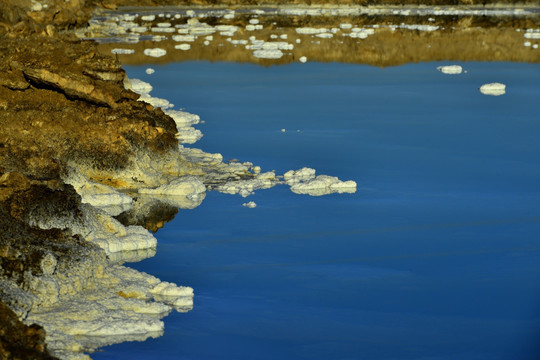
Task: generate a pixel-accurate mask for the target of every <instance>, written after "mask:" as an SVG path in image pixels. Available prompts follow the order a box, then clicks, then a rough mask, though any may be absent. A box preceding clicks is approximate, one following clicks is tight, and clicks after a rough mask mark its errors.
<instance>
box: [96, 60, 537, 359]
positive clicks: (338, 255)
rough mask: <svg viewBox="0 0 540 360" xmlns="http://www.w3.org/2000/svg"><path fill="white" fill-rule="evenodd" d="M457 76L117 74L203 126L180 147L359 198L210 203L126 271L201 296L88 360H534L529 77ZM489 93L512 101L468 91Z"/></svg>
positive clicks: (215, 198)
mask: <svg viewBox="0 0 540 360" xmlns="http://www.w3.org/2000/svg"><path fill="white" fill-rule="evenodd" d="M450 64H451V63H448V62H422V63H416V64H407V65H402V66H393V67H385V68H382V67H374V66H367V65H357V64H343V63H335V62H330V63H319V62H315V61H313V62H312V61H308V62H307V63H305V64H303V63H300V62H295V63H291V64H288V65H274V66H266V67H265V66H259V65H254V64H245V63H232V62H208V61H189V62H180V63H170V64H147V65H139V66H125V68H126V70H127V74H128V76H129V77H130V78H138V79H141V80H143V81H146V82H149V83H151V84H152V85H153V87H154V89H153V91H152V95H153V96H157V97H161V98H166V99H168V100H169V101H170V102H172V103H174V104H176V108H184V109H185V110H186V111H189V112H191V113H195V114H198V115H200V117H201V120H202V123H201V124H199V125H197V128H198V129H200V130H201V131H202V132H203V133H204V137H203V138H202V139H201V140H199V141H198V142H197V143H195V144H194V145H186V146H193V147H197V148H201V149H203V150H204V151H207V152H219V153H221V154H223V156H224V159H239V160H240V161H250V162H253V163H254V164H256V165H259V166H261V167H262V169H263V171H268V170H273V169H275V170H276V172H277V173H278V174H283V173H284V172H286V171H287V170H289V169H299V168H302V167H304V166H307V167H311V168H314V169H316V170H317V173H320V174H328V175H332V176H338V177H339V178H340V179H342V180H354V181H356V183H357V184H358V188H357V191H356V193H354V194H331V195H325V196H320V197H313V196H308V195H297V194H294V193H292V192H291V191H290V190H289V188H288V187H286V186H277V187H274V188H272V189H268V190H259V191H257V192H256V193H255V194H254V195H252V196H249V197H247V198H243V197H241V196H239V195H227V194H221V193H218V192H214V191H210V192H208V193H207V196H206V199H205V200H204V201H203V202H202V204H201V205H200V206H199V207H196V208H195V209H191V210H183V209H181V210H180V211H179V213H178V214H177V215H176V217H175V218H174V219H173V220H172V221H170V222H168V223H167V224H166V225H165V226H164V227H163V228H162V229H160V230H158V231H157V232H156V233H155V236H156V237H157V239H158V249H157V254H156V255H155V256H154V257H152V258H149V259H146V260H143V261H141V262H138V263H133V264H129V266H132V267H134V268H136V269H138V270H141V271H145V272H148V273H150V274H152V275H154V276H157V277H159V278H160V279H162V280H164V281H170V282H174V283H177V284H182V285H187V286H191V287H193V288H194V290H195V298H194V307H193V310H191V311H189V312H187V313H176V312H173V313H171V314H170V315H169V316H168V317H166V318H165V319H164V322H165V333H164V335H163V336H162V337H159V338H157V339H149V340H147V341H145V342H133V343H122V344H118V345H114V346H110V347H107V348H104V349H103V351H102V352H98V353H95V354H93V355H92V357H93V358H94V359H151V358H161V359H216V360H217V359H490V360H493V359H537V358H538V354H539V353H540V348H538V345H537V344H538V337H539V336H540V305H539V304H540V285H539V284H540V266H539V263H540V262H539V261H540V242H539V239H540V237H539V234H540V166H538V165H539V159H540V142H539V141H538V134H540V122H539V117H538V110H539V108H538V104H539V102H538V100H539V99H540V86H539V85H538V84H540V68H539V65H538V64H529V63H509V62H459V63H457V64H459V65H461V66H462V67H463V70H464V71H463V72H462V73H461V74H458V75H448V74H443V73H442V72H440V71H438V70H437V67H439V66H442V65H450ZM148 67H152V68H153V69H154V70H155V72H154V73H153V74H147V73H146V71H145V70H146V69H147V68H148ZM492 82H500V83H503V84H505V85H506V93H505V94H504V95H500V96H489V95H484V94H482V93H481V92H480V91H479V87H480V86H481V85H483V84H486V83H492ZM248 201H253V202H255V203H256V204H257V206H256V207H254V208H248V207H246V206H242V204H244V203H247V202H248Z"/></svg>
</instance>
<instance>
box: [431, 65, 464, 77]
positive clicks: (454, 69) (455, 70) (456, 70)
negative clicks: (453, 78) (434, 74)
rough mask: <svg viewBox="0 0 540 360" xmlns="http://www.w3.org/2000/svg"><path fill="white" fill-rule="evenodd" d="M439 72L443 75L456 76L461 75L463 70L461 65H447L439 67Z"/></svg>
mask: <svg viewBox="0 0 540 360" xmlns="http://www.w3.org/2000/svg"><path fill="white" fill-rule="evenodd" d="M437 70H439V71H440V72H442V73H443V74H449V75H456V74H461V72H462V71H463V68H462V67H461V66H459V65H445V66H439V67H437Z"/></svg>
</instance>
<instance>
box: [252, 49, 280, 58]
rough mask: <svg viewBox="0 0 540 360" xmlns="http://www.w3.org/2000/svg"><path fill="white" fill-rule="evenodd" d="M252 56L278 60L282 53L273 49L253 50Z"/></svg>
mask: <svg viewBox="0 0 540 360" xmlns="http://www.w3.org/2000/svg"><path fill="white" fill-rule="evenodd" d="M253 56H255V57H256V58H260V59H279V58H281V57H282V56H283V52H282V51H281V50H277V49H273V50H265V49H260V50H255V51H254V52H253Z"/></svg>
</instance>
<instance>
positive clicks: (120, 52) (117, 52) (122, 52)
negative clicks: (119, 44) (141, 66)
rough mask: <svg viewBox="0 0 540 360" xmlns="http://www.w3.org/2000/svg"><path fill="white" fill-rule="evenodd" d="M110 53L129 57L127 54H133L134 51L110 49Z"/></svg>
mask: <svg viewBox="0 0 540 360" xmlns="http://www.w3.org/2000/svg"><path fill="white" fill-rule="evenodd" d="M111 53H113V54H122V55H129V54H134V53H135V50H133V49H112V50H111Z"/></svg>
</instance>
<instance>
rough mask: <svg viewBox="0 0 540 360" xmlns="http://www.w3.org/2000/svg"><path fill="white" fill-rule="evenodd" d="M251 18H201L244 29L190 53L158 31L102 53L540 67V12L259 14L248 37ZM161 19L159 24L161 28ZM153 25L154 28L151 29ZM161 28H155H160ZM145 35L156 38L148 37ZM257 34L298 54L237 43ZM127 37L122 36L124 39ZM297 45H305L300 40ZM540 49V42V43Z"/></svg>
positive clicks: (128, 58)
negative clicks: (358, 33)
mask: <svg viewBox="0 0 540 360" xmlns="http://www.w3.org/2000/svg"><path fill="white" fill-rule="evenodd" d="M250 18H251V16H250V15H243V14H241V13H239V14H236V16H235V18H234V19H229V20H227V19H223V18H216V17H206V18H205V17H202V18H199V21H200V22H201V23H207V24H209V25H212V26H215V25H218V24H219V25H234V26H238V27H239V30H238V31H237V32H236V33H235V34H234V36H222V35H220V34H219V32H215V33H214V34H212V36H213V38H214V40H213V41H212V42H211V43H210V45H208V46H206V45H204V44H203V42H204V41H205V39H204V36H200V37H198V38H197V39H196V40H195V41H194V42H191V43H189V44H191V49H189V50H188V51H183V50H180V49H176V48H175V45H178V44H179V42H176V41H173V40H172V39H171V35H168V34H160V33H154V34H153V35H158V36H164V37H165V38H166V39H164V40H162V41H159V42H157V43H156V42H152V41H149V40H148V41H147V40H145V41H140V42H137V43H122V42H120V43H118V42H114V43H101V44H100V45H99V46H98V49H99V50H100V51H101V52H103V53H111V51H112V50H113V49H115V48H122V49H130V50H133V51H134V53H133V54H118V55H117V56H118V58H119V59H120V61H121V62H122V63H123V64H129V65H138V64H144V63H148V62H151V63H154V64H164V63H169V62H181V61H194V60H207V61H231V62H250V63H257V64H261V65H277V64H287V63H291V62H295V61H298V59H299V58H300V57H302V56H305V57H307V58H308V59H309V60H310V61H320V62H344V63H356V64H368V65H373V66H379V67H386V66H396V65H402V64H406V63H416V62H427V61H444V60H448V61H512V62H529V63H537V62H540V55H539V52H538V51H537V50H536V49H533V48H532V47H531V46H529V47H527V46H524V45H523V43H524V42H525V41H526V40H527V39H525V38H524V37H523V34H524V30H525V29H531V28H533V29H534V28H539V27H540V14H539V15H535V16H527V17H524V16H515V17H513V16H450V15H442V16H441V15H439V16H433V17H430V16H399V15H393V16H373V15H369V16H297V15H282V16H276V15H264V14H260V15H258V17H257V19H258V20H259V21H260V22H259V24H260V25H262V26H263V28H262V29H261V30H257V31H247V30H246V29H245V28H246V25H247V24H248V23H249V22H248V21H249V19H250ZM160 21H163V19H156V20H155V21H154V22H155V23H158V22H160ZM167 21H168V22H170V23H171V24H172V25H173V26H174V25H177V24H182V23H185V21H186V18H183V19H182V18H181V19H167ZM343 23H348V24H353V25H354V26H356V27H359V28H362V27H363V28H370V29H373V30H374V34H373V35H370V36H368V37H367V38H365V39H358V38H352V37H350V36H348V35H349V34H350V30H345V29H340V24H343ZM146 25H147V26H148V27H151V26H152V25H150V24H148V23H146ZM407 25H412V26H418V25H420V26H431V27H437V30H433V31H423V30H415V29H408V28H407ZM154 26H155V25H154ZM302 27H312V28H326V29H332V28H335V29H339V30H338V31H337V32H336V33H335V34H333V36H332V37H331V38H319V37H316V36H313V35H304V34H300V33H298V32H297V31H296V30H295V29H297V28H302ZM143 35H152V34H151V33H150V32H148V33H144V34H143ZM275 35H286V36H287V38H286V40H280V39H277V40H273V39H271V36H275ZM250 36H256V38H257V40H263V41H270V42H271V41H286V42H288V43H290V44H292V45H294V48H293V49H292V50H284V51H283V53H284V55H283V56H282V57H281V58H279V59H264V58H257V57H255V56H254V54H253V52H252V51H249V50H246V49H245V46H244V45H237V44H233V43H232V42H231V41H228V40H231V38H232V39H233V40H248V39H249V37H250ZM119 39H121V36H119ZM297 41H299V42H297ZM536 43H538V41H536ZM153 47H159V48H162V49H164V50H166V51H167V53H166V54H165V55H164V56H161V57H158V58H152V57H149V56H147V55H145V54H144V50H145V49H147V48H153Z"/></svg>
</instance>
